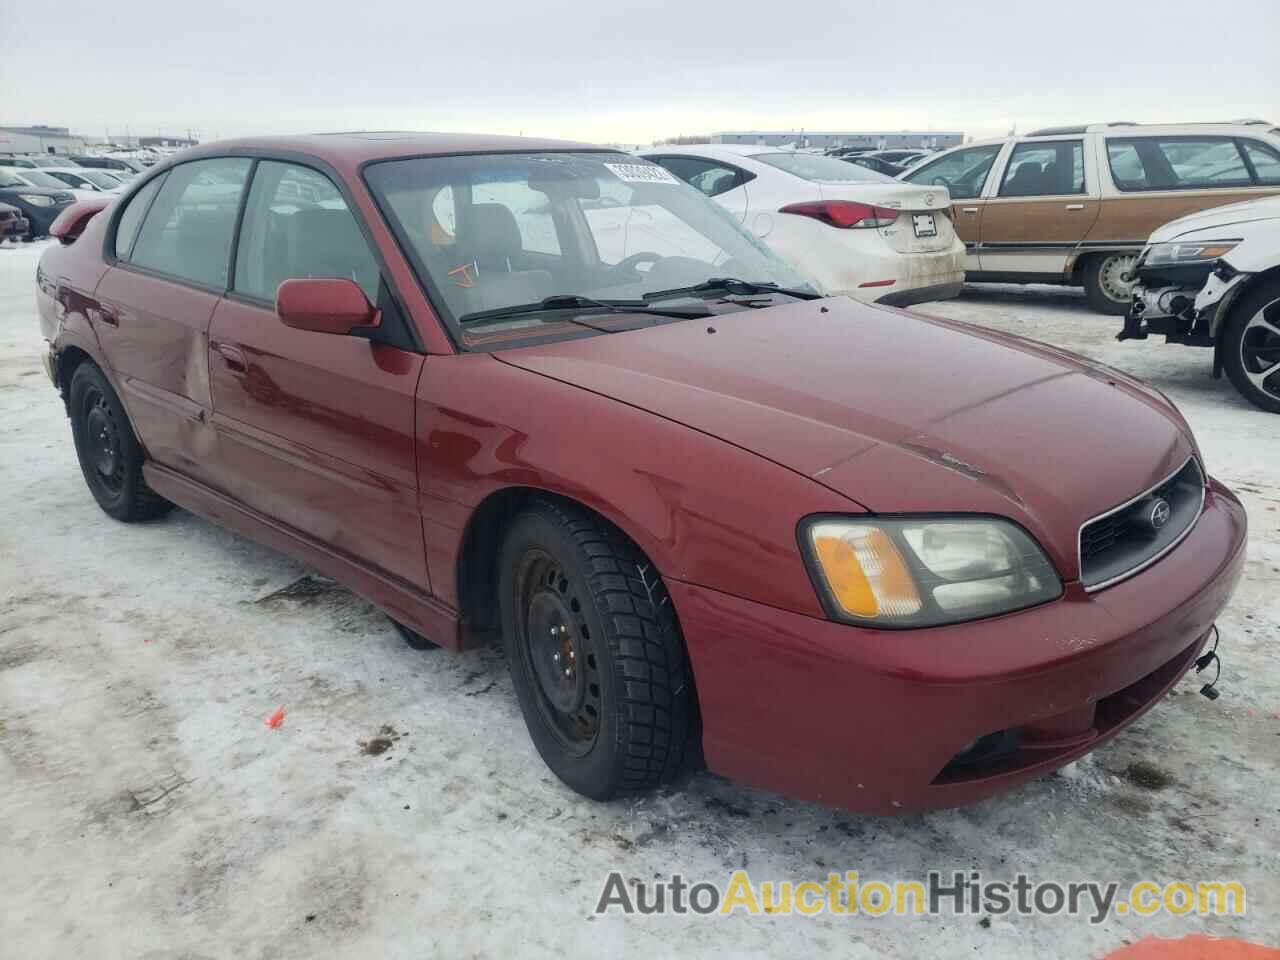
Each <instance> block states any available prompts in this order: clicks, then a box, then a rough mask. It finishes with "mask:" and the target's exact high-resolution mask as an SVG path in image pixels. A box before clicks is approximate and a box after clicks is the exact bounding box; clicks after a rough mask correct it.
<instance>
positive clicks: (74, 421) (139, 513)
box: [69, 362, 173, 523]
mask: <svg viewBox="0 0 1280 960" xmlns="http://www.w3.org/2000/svg"><path fill="white" fill-rule="evenodd" d="M69 410H70V414H71V435H72V437H73V439H74V440H75V445H76V456H77V457H78V459H79V460H80V472H81V473H82V474H84V480H85V483H86V484H87V485H88V487H89V492H90V493H92V494H93V497H94V499H95V500H97V501H98V505H99V506H100V507H102V509H103V510H104V511H105V512H106V513H107V514H108V515H109V516H112V517H114V518H115V519H117V520H123V521H125V522H126V523H131V522H134V521H138V520H150V519H152V518H153V517H158V516H160V515H161V514H163V513H165V512H167V511H168V510H169V509H170V508H171V507H172V506H173V505H172V504H171V503H169V501H167V500H165V499H164V498H162V497H160V496H159V495H157V494H156V493H154V492H153V491H152V490H151V488H150V487H148V486H147V482H146V480H145V479H144V478H143V476H142V464H143V462H144V460H145V459H146V457H145V455H144V454H143V452H142V447H141V446H140V445H139V443H138V438H137V436H135V435H134V432H133V426H132V425H131V424H130V423H129V417H128V415H127V414H126V413H125V411H124V406H123V405H122V404H121V403H120V398H119V397H118V396H116V392H115V390H113V389H112V388H111V384H110V383H108V382H107V378H106V377H105V376H104V375H103V373H102V371H101V370H99V369H98V368H97V367H96V366H95V365H94V364H92V363H89V362H86V363H82V364H80V366H78V367H76V371H75V373H74V374H73V375H72V377H71V390H70V401H69Z"/></svg>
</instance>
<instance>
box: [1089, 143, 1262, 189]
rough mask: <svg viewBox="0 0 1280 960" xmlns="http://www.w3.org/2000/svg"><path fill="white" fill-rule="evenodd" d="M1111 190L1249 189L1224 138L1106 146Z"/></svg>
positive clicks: (1243, 168)
mask: <svg viewBox="0 0 1280 960" xmlns="http://www.w3.org/2000/svg"><path fill="white" fill-rule="evenodd" d="M1107 161H1108V163H1109V164H1110V167H1111V177H1112V179H1113V180H1114V181H1115V185H1116V188H1117V189H1119V190H1122V191H1126V192H1132V191H1142V190H1197V189H1199V190H1212V189H1215V188H1216V189H1223V188H1227V187H1249V186H1253V183H1254V181H1253V177H1252V176H1251V174H1250V172H1249V167H1248V165H1247V164H1246V163H1245V159H1244V156H1243V155H1242V154H1241V152H1240V150H1239V148H1238V147H1237V145H1236V141H1235V140H1234V139H1232V138H1230V137H1124V138H1115V139H1108V140H1107Z"/></svg>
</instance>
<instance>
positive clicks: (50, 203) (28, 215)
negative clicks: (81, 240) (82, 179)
mask: <svg viewBox="0 0 1280 960" xmlns="http://www.w3.org/2000/svg"><path fill="white" fill-rule="evenodd" d="M31 172H33V171H30V170H16V169H12V168H9V167H0V203H3V204H7V205H8V206H11V207H15V208H17V209H18V210H19V211H20V212H21V214H22V219H23V220H24V222H25V230H26V233H25V234H24V236H23V237H22V239H24V240H31V239H34V238H36V237H43V236H47V235H48V233H49V227H50V226H52V225H53V221H54V220H55V219H57V217H58V215H59V214H60V213H62V211H64V210H66V209H67V208H68V207H69V206H71V205H72V204H73V203H74V202H75V199H76V197H75V194H74V193H72V192H71V190H70V188H68V187H67V186H66V184H65V183H63V182H62V181H60V180H57V181H55V182H56V183H57V186H53V187H50V186H36V185H33V184H32V183H30V182H29V181H28V180H27V179H25V178H24V177H23V176H22V175H21V174H23V173H31ZM101 195H102V194H99V196H101Z"/></svg>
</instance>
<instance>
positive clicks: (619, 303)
mask: <svg viewBox="0 0 1280 960" xmlns="http://www.w3.org/2000/svg"><path fill="white" fill-rule="evenodd" d="M551 310H599V311H601V312H603V313H642V314H650V315H653V316H659V317H678V318H679V319H681V320H687V319H689V318H691V317H693V318H696V317H709V316H711V312H710V311H709V310H706V309H699V308H696V307H695V308H693V309H684V310H674V309H665V308H659V307H655V306H653V305H652V304H651V303H649V302H648V301H646V300H596V299H595V298H594V297H584V296H580V295H578V294H576V293H558V294H556V295H555V296H551V297H543V298H542V299H541V300H539V301H537V302H536V303H516V304H512V305H511V306H509V307H496V308H495V309H493V310H479V311H477V312H476V313H468V314H464V315H463V316H461V317H459V318H458V323H460V324H469V323H474V322H476V321H479V320H502V319H506V318H508V317H522V316H525V315H526V314H530V313H543V312H545V311H551ZM570 322H574V321H570ZM580 325H581V326H586V327H591V329H593V330H596V329H600V328H598V327H592V326H591V324H588V323H582V324H580Z"/></svg>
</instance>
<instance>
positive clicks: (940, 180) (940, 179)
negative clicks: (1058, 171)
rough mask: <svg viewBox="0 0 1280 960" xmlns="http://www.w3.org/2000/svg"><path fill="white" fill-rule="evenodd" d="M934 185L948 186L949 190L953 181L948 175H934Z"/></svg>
mask: <svg viewBox="0 0 1280 960" xmlns="http://www.w3.org/2000/svg"><path fill="white" fill-rule="evenodd" d="M933 185H934V186H935V187H946V188H947V189H948V190H950V189H951V181H950V180H948V179H947V178H946V177H934V178H933Z"/></svg>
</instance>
